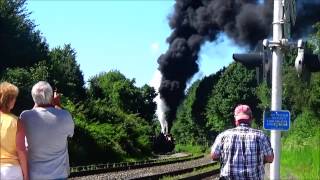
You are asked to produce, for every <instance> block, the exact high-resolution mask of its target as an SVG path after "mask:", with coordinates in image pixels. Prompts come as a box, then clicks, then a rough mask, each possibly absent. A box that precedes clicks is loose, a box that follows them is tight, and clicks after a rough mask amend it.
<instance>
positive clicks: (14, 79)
mask: <svg viewBox="0 0 320 180" xmlns="http://www.w3.org/2000/svg"><path fill="white" fill-rule="evenodd" d="M47 76H48V71H47V68H46V67H45V66H43V65H42V63H41V62H40V63H38V64H35V65H34V66H32V67H29V68H7V69H6V70H5V71H3V72H2V75H1V76H0V78H1V81H8V82H10V83H13V84H14V85H16V86H17V87H18V88H19V96H18V98H17V102H16V106H15V108H14V110H13V112H14V113H15V114H16V115H19V114H20V113H21V112H22V110H25V109H31V108H32V107H33V100H32V97H31V88H32V86H33V85H34V84H35V83H36V82H38V81H40V80H46V78H47Z"/></svg>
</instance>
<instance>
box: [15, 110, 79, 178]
mask: <svg viewBox="0 0 320 180" xmlns="http://www.w3.org/2000/svg"><path fill="white" fill-rule="evenodd" d="M20 118H21V120H22V124H23V126H24V128H25V131H26V137H27V141H28V162H29V166H30V178H31V179H54V178H65V177H67V176H68V170H69V157H68V149H67V137H71V136H72V135H73V131H74V123H73V120H72V118H71V115H70V113H68V112H67V111H65V110H60V109H55V108H53V107H48V108H42V107H37V108H34V109H33V110H27V111H24V112H22V113H21V116H20Z"/></svg>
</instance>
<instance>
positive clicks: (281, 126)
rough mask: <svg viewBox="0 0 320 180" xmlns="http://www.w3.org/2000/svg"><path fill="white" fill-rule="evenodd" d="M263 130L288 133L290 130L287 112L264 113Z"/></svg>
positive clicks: (288, 113)
mask: <svg viewBox="0 0 320 180" xmlns="http://www.w3.org/2000/svg"><path fill="white" fill-rule="evenodd" d="M263 128H264V129H267V130H278V131H288V130H289V129H290V112H289V111H265V112H264V113H263Z"/></svg>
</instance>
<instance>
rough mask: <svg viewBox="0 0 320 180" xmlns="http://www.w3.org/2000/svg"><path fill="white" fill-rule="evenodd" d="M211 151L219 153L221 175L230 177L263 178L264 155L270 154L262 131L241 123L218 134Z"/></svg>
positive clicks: (267, 141)
mask: <svg viewBox="0 0 320 180" xmlns="http://www.w3.org/2000/svg"><path fill="white" fill-rule="evenodd" d="M212 153H215V154H219V155H220V161H221V176H225V177H229V178H231V179H263V176H264V162H263V161H264V156H267V155H270V154H272V153H273V152H272V149H271V146H270V142H269V140H268V138H267V136H265V135H264V134H263V133H262V131H259V130H256V129H253V128H250V127H249V126H248V125H247V124H241V125H239V126H237V127H236V128H233V129H229V130H226V131H224V132H223V133H221V134H219V136H218V137H217V139H216V141H215V143H214V145H213V146H212Z"/></svg>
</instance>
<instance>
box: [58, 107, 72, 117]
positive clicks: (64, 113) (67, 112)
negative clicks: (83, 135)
mask: <svg viewBox="0 0 320 180" xmlns="http://www.w3.org/2000/svg"><path fill="white" fill-rule="evenodd" d="M56 112H57V113H58V114H60V115H61V116H63V117H65V118H72V116H71V114H70V112H69V111H68V110H65V109H56Z"/></svg>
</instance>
